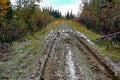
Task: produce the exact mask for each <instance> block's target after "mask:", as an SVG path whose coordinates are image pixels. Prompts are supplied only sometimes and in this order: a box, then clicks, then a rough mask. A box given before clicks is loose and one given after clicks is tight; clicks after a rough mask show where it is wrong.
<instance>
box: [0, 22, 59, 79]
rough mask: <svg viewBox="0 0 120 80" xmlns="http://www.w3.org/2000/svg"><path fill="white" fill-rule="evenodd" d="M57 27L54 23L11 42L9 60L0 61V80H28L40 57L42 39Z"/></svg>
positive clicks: (56, 23)
mask: <svg viewBox="0 0 120 80" xmlns="http://www.w3.org/2000/svg"><path fill="white" fill-rule="evenodd" d="M58 25H59V24H58V22H57V21H56V22H54V23H51V24H50V25H48V26H47V27H46V28H44V29H42V30H40V31H38V32H36V33H34V34H32V35H31V34H28V35H26V36H25V37H24V38H22V39H21V40H19V41H15V42H13V43H12V46H11V48H12V52H11V56H10V58H9V60H8V61H0V80H18V79H19V80H29V78H30V77H31V76H32V74H34V70H35V67H36V65H37V61H38V60H39V58H40V57H41V51H42V48H43V46H44V44H45V40H44V37H45V36H46V35H47V33H48V32H50V30H54V29H57V28H58Z"/></svg>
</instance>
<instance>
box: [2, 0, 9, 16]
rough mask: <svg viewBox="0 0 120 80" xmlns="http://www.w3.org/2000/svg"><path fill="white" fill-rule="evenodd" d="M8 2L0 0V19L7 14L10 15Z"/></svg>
mask: <svg viewBox="0 0 120 80" xmlns="http://www.w3.org/2000/svg"><path fill="white" fill-rule="evenodd" d="M10 11H11V6H10V0H0V17H4V16H5V15H6V14H7V13H9V15H10Z"/></svg>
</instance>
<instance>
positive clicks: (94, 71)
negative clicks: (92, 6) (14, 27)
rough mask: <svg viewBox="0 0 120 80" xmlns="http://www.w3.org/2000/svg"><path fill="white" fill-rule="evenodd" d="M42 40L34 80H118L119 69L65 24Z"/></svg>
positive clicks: (81, 35) (83, 37)
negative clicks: (42, 44) (44, 41)
mask: <svg viewBox="0 0 120 80" xmlns="http://www.w3.org/2000/svg"><path fill="white" fill-rule="evenodd" d="M45 40H46V44H45V46H44V49H43V51H42V55H43V57H42V58H40V60H39V61H38V64H39V66H38V68H37V69H36V71H37V73H36V74H35V75H34V77H32V79H33V80H37V79H39V80H120V78H119V77H120V68H119V67H116V65H115V64H114V63H113V62H112V61H111V60H110V59H109V58H108V57H106V56H104V55H103V54H102V53H101V52H100V51H99V50H98V49H96V47H95V46H94V44H93V43H92V42H91V41H90V40H89V39H88V38H87V37H85V35H84V34H83V33H81V32H79V31H76V30H73V29H72V28H71V27H70V26H69V25H67V24H66V23H61V25H60V28H59V29H58V30H56V31H53V30H51V31H50V32H49V34H48V35H47V36H46V37H45Z"/></svg>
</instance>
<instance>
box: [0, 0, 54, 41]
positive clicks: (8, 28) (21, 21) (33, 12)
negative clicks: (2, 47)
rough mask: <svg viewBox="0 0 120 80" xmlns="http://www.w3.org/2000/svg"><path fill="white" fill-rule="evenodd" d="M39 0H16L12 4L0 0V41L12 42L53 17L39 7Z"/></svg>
mask: <svg viewBox="0 0 120 80" xmlns="http://www.w3.org/2000/svg"><path fill="white" fill-rule="evenodd" d="M35 2H37V3H40V0H16V5H15V6H12V5H11V3H10V0H0V43H2V42H12V41H13V40H16V39H19V38H21V37H22V36H24V35H25V34H26V33H31V34H32V33H34V32H36V31H38V30H40V29H42V28H43V27H45V26H46V25H47V24H48V23H49V22H51V21H53V20H54V17H53V16H52V15H51V14H50V13H48V12H46V11H42V10H41V9H40V8H39V5H38V4H35Z"/></svg>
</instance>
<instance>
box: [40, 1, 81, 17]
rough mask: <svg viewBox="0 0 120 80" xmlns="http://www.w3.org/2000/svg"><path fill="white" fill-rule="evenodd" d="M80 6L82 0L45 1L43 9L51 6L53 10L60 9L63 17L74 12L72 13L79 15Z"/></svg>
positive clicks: (42, 3) (42, 5) (42, 4)
mask: <svg viewBox="0 0 120 80" xmlns="http://www.w3.org/2000/svg"><path fill="white" fill-rule="evenodd" d="M80 4H81V0H64V1H63V0H43V2H41V7H50V6H51V7H52V8H53V9H59V11H60V12H61V13H62V15H65V14H66V13H67V12H68V11H71V10H72V12H73V13H74V14H75V15H77V13H78V11H79V5H80Z"/></svg>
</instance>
